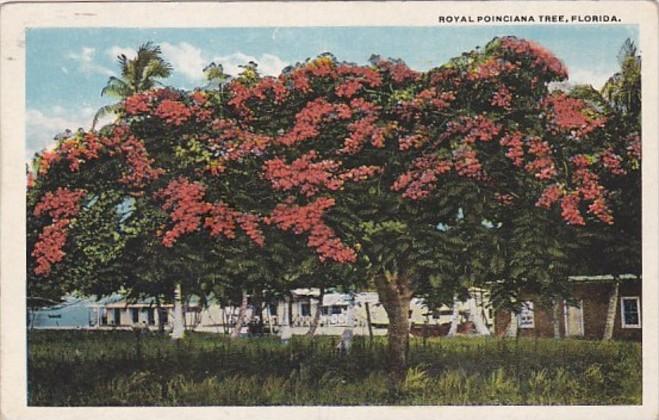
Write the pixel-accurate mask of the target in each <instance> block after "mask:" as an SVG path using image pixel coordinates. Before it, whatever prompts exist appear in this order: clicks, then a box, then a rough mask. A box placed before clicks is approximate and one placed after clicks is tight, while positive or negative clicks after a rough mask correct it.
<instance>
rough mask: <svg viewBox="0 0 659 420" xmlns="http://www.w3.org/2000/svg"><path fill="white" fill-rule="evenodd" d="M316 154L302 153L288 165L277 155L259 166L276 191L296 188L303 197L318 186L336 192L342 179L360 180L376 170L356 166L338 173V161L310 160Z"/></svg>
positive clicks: (375, 172)
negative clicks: (261, 166)
mask: <svg viewBox="0 0 659 420" xmlns="http://www.w3.org/2000/svg"><path fill="white" fill-rule="evenodd" d="M317 157H318V153H316V152H315V151H313V150H312V151H310V152H308V153H305V154H304V155H302V156H301V157H299V158H298V159H295V160H294V161H293V162H291V164H287V163H286V162H284V160H282V159H281V158H274V159H270V160H268V161H266V162H265V163H264V165H263V177H264V178H265V179H267V180H268V181H270V183H271V185H272V187H273V188H274V189H275V190H279V191H290V190H292V189H294V188H299V191H300V193H302V194H303V195H304V196H306V197H311V196H313V195H315V194H317V193H318V192H319V190H320V188H321V187H322V188H326V189H328V190H330V191H337V190H338V189H340V188H341V187H343V185H344V183H345V182H346V181H351V182H359V181H364V180H366V179H368V178H370V177H372V176H373V175H375V174H377V173H379V171H380V170H381V168H379V167H377V166H359V167H357V168H353V169H350V170H348V171H344V172H340V167H341V164H340V163H339V162H336V161H334V160H322V161H320V162H314V160H315V159H316V158H317Z"/></svg>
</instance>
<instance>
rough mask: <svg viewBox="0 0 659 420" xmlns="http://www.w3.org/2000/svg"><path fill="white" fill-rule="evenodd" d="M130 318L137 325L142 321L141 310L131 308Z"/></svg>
mask: <svg viewBox="0 0 659 420" xmlns="http://www.w3.org/2000/svg"><path fill="white" fill-rule="evenodd" d="M130 318H131V320H132V321H133V324H137V323H138V322H139V320H140V310H139V309H137V308H130Z"/></svg>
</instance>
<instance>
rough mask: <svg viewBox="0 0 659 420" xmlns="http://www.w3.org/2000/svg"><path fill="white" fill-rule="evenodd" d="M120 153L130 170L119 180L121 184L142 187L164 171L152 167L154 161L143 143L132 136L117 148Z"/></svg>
mask: <svg viewBox="0 0 659 420" xmlns="http://www.w3.org/2000/svg"><path fill="white" fill-rule="evenodd" d="M119 148H120V150H121V152H122V153H123V154H124V156H125V157H126V162H127V163H128V166H129V167H130V170H129V171H128V172H126V173H124V174H123V175H122V177H121V178H119V182H120V183H122V184H128V185H130V186H132V187H134V188H140V187H143V186H144V185H145V184H146V183H147V182H150V181H153V180H156V179H158V178H159V177H160V176H161V175H162V174H163V173H165V171H164V170H163V169H160V168H154V167H153V166H152V164H153V162H154V160H153V159H152V158H150V157H149V154H148V153H147V151H146V147H144V143H143V142H142V141H140V140H138V139H137V138H136V137H134V136H130V137H128V139H127V140H125V141H124V142H123V143H121V145H120V146H119Z"/></svg>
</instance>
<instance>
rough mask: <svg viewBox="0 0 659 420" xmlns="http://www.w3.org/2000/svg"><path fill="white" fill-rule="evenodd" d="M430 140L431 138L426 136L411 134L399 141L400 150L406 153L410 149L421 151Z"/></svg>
mask: <svg viewBox="0 0 659 420" xmlns="http://www.w3.org/2000/svg"><path fill="white" fill-rule="evenodd" d="M428 140H429V138H428V136H426V135H425V134H420V133H417V134H410V135H408V136H404V137H401V138H400V139H398V149H399V150H400V151H401V152H406V151H408V150H410V149H420V148H422V147H423V146H424V145H425V144H426V143H427V142H428Z"/></svg>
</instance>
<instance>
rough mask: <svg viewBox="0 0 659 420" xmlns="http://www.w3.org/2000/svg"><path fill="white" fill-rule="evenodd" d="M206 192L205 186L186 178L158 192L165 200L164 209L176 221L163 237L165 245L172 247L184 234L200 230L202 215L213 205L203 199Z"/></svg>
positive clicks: (175, 181) (177, 180)
mask: <svg viewBox="0 0 659 420" xmlns="http://www.w3.org/2000/svg"><path fill="white" fill-rule="evenodd" d="M205 193H206V187H205V186H203V185H202V184H200V183H198V182H191V181H189V180H187V179H185V178H179V179H176V180H174V181H172V182H170V183H169V184H168V185H167V187H165V188H164V189H163V190H161V191H159V192H158V194H157V196H158V197H159V198H161V199H163V200H164V203H163V205H162V208H163V210H165V211H168V212H169V217H170V219H171V220H172V221H173V222H174V226H173V227H172V228H171V229H170V230H168V231H167V232H165V234H164V236H163V238H162V243H163V245H165V246H166V247H171V246H172V245H174V242H176V240H177V239H178V238H179V237H180V236H182V235H183V234H185V233H190V232H194V231H196V230H199V226H200V225H201V218H202V216H203V215H205V214H206V213H208V212H209V211H210V209H211V205H210V204H209V203H206V202H205V201H204V200H203V198H204V194H205Z"/></svg>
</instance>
